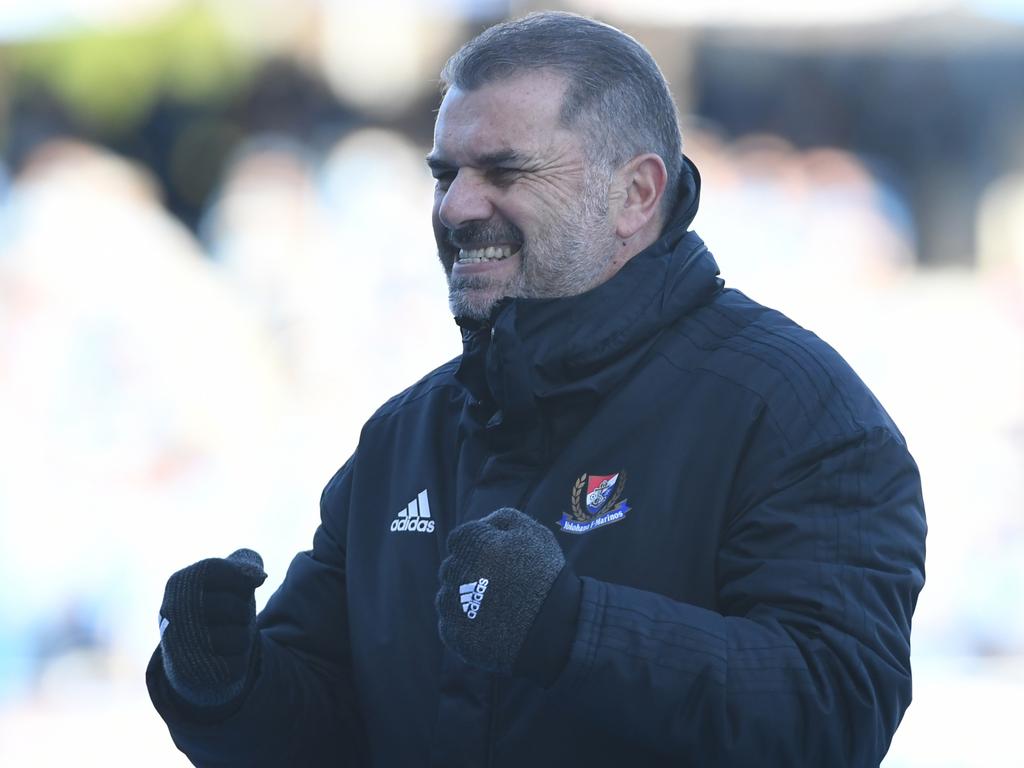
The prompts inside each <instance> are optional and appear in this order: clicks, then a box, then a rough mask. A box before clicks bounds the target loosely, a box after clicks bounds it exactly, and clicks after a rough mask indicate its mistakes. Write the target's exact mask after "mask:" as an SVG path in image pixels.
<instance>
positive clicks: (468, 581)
mask: <svg viewBox="0 0 1024 768" xmlns="http://www.w3.org/2000/svg"><path fill="white" fill-rule="evenodd" d="M440 581H441V588H440V590H439V591H438V593H437V599H436V606H437V613H438V630H439V631H440V633H441V640H442V641H443V642H444V644H445V645H446V646H448V648H449V649H451V650H452V651H453V652H454V653H455V654H456V655H458V656H459V657H460V658H462V659H463V660H464V661H466V662H467V663H469V664H472V665H474V666H477V667H480V668H481V669H485V670H488V671H490V672H498V673H503V674H512V673H516V674H525V675H528V676H531V677H534V678H535V679H537V680H538V681H540V682H544V683H545V684H546V683H548V682H550V680H551V679H553V677H554V676H555V675H557V672H558V671H559V670H560V669H561V667H562V666H563V665H564V663H565V657H567V656H568V652H569V647H570V645H571V642H572V637H573V635H574V632H575V622H576V615H577V613H578V610H579V599H580V580H579V578H578V577H576V576H575V575H574V574H573V573H572V571H571V569H569V568H567V567H566V564H565V557H564V556H563V555H562V548H561V547H560V546H559V544H558V542H557V541H556V540H555V536H554V534H553V533H552V532H551V531H550V530H549V529H548V528H546V527H545V526H543V525H541V524H540V523H538V522H537V521H536V520H534V519H533V518H532V517H530V516H528V515H524V514H523V513H522V512H519V511H517V510H515V509H511V508H504V509H499V510H497V511H496V512H492V513H491V514H489V515H488V516H487V517H485V518H483V519H482V520H473V521H470V522H468V523H464V524H462V525H460V526H459V527H458V528H456V529H455V530H453V531H452V532H451V534H449V536H448V557H447V558H445V560H444V562H443V563H441V570H440ZM542 608H543V611H542ZM542 613H543V616H544V617H543V619H542V620H540V621H538V617H539V616H541V614H542ZM535 636H537V638H536V639H537V642H535V641H534V640H535ZM523 657H529V661H530V663H529V664H528V665H525V666H524V664H523V663H522V662H523ZM526 667H528V668H526ZM531 673H532V674H531Z"/></svg>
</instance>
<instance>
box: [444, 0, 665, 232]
mask: <svg viewBox="0 0 1024 768" xmlns="http://www.w3.org/2000/svg"><path fill="white" fill-rule="evenodd" d="M545 69H546V70H551V71H554V72H557V73H559V74H561V75H562V76H564V77H565V78H566V79H567V80H568V87H567V89H566V93H565V100H564V102H563V103H562V114H561V117H562V123H563V124H564V125H565V126H566V127H568V128H573V129H578V130H580V131H581V132H583V133H584V134H585V135H586V137H587V141H586V142H585V145H586V151H587V155H588V157H589V158H590V160H591V161H592V162H595V163H599V164H602V165H604V167H605V169H607V170H609V171H610V170H611V169H613V168H617V167H618V166H620V165H621V164H622V163H624V162H626V161H627V160H629V159H630V158H633V157H636V156H637V155H641V154H644V153H646V152H653V153H655V154H657V155H659V156H660V157H661V159H662V160H663V161H664V163H665V167H666V168H667V169H668V184H667V185H666V189H665V200H664V205H663V208H662V210H664V211H666V212H667V211H668V210H669V209H670V208H671V206H672V205H673V204H674V202H675V198H676V194H677V190H678V186H679V177H680V174H681V173H682V166H683V152H682V139H681V136H680V132H679V116H678V113H677V111H676V105H675V102H674V101H673V99H672V94H671V92H670V91H669V87H668V83H667V82H666V81H665V76H664V75H663V74H662V73H661V70H660V69H659V68H658V65H657V63H656V62H655V61H654V58H653V57H652V56H651V54H650V53H649V52H648V50H647V49H646V48H644V47H643V46H642V45H641V44H640V43H638V42H637V41H636V40H634V39H633V38H632V37H630V36H629V35H627V34H626V33H625V32H622V31H621V30H618V29H616V28H615V27H611V26H608V25H607V24H602V23H601V22H598V21H594V20H593V19H588V18H586V17H583V16H577V15H576V14H573V13H563V12H553V11H545V12H542V13H532V14H530V15H529V16H525V17H523V18H521V19H516V20H513V21H507V22H504V23H501V24H497V25H495V26H493V27H490V28H489V29H486V30H484V32H482V33H481V34H480V35H478V36H477V37H475V38H473V39H472V40H470V41H469V42H468V43H466V44H465V45H463V46H462V47H461V48H460V49H459V50H458V51H456V53H455V55H454V56H452V57H451V58H450V59H449V60H448V63H447V64H445V65H444V68H443V69H442V70H441V91H442V93H447V92H448V90H449V89H450V88H452V87H457V88H461V89H463V90H467V91H471V90H474V89H476V88H479V87H480V86H483V85H486V84H488V83H492V82H496V81H499V80H504V79H508V78H511V77H515V76H517V75H520V74H523V73H525V72H529V71H536V70H545Z"/></svg>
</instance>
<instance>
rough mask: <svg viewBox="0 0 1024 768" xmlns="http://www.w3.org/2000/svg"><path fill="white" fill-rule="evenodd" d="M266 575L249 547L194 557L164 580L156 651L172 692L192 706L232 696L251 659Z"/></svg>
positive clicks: (242, 683)
mask: <svg viewBox="0 0 1024 768" xmlns="http://www.w3.org/2000/svg"><path fill="white" fill-rule="evenodd" d="M266 578H267V574H266V573H264V571H263V560H262V559H261V558H260V556H259V555H258V554H257V553H255V552H253V551H252V550H251V549H239V550H238V551H236V552H233V553H232V554H231V555H229V556H228V557H227V558H226V559H225V558H219V557H214V558H210V559H208V560H200V561H199V562H198V563H194V564H193V565H190V566H189V567H188V568H183V569H182V570H180V571H178V572H177V573H175V574H174V575H173V576H171V578H170V579H169V580H168V581H167V587H166V589H165V590H164V601H163V605H161V606H160V650H161V655H162V659H163V665H164V672H165V673H166V675H167V680H168V682H169V683H170V684H171V687H172V688H173V689H174V690H175V692H176V693H177V694H178V695H179V696H180V697H181V698H182V699H184V700H185V701H187V702H188V703H190V704H193V705H195V706H200V707H214V706H220V705H223V704H226V703H228V702H230V701H232V700H233V699H235V698H237V697H238V696H239V695H240V694H241V693H242V691H243V690H244V688H245V684H246V682H247V680H248V677H249V675H250V673H251V671H252V668H253V662H254V661H255V658H256V598H255V595H254V592H255V590H256V588H257V587H258V586H260V585H261V584H262V583H263V582H264V581H265V580H266Z"/></svg>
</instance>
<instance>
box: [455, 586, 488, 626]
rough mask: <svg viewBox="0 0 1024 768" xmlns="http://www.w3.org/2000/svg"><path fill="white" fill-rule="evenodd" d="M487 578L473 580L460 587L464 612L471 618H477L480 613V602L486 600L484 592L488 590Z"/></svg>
mask: <svg viewBox="0 0 1024 768" xmlns="http://www.w3.org/2000/svg"><path fill="white" fill-rule="evenodd" d="M488 584H490V582H489V581H488V580H487V579H480V580H479V581H471V582H469V584H463V585H462V586H460V587H459V602H461V603H462V612H463V613H465V614H466V615H467V616H468V617H469V618H471V619H475V618H476V615H477V614H478V613H480V604H481V603H482V602H483V601H484V592H486V591H487V585H488Z"/></svg>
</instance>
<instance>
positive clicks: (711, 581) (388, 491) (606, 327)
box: [147, 13, 925, 768]
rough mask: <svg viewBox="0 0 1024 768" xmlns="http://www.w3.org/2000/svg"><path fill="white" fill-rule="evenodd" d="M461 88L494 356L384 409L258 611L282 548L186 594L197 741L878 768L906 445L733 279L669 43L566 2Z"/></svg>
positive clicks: (460, 303) (549, 759) (187, 732)
mask: <svg viewBox="0 0 1024 768" xmlns="http://www.w3.org/2000/svg"><path fill="white" fill-rule="evenodd" d="M442 80H443V83H444V99H443V101H442V104H441V108H440V111H439V113H438V117H437V123H436V130H435V135H434V146H433V148H432V150H431V152H430V155H429V156H428V159H427V162H428V164H429V166H430V168H431V170H432V172H433V174H434V176H435V178H436V180H437V186H436V192H435V197H434V209H433V226H434V232H435V235H436V239H437V246H438V254H439V257H440V260H441V263H442V265H443V267H444V270H445V272H446V274H447V279H448V284H449V288H450V303H451V310H452V312H453V314H454V315H455V317H456V319H457V321H458V322H459V325H460V326H461V327H462V335H463V342H464V351H463V354H462V355H461V356H460V357H459V358H457V359H456V360H454V361H452V362H450V363H448V364H446V365H443V366H441V367H440V368H438V369H437V370H435V371H433V372H432V373H430V374H428V375H427V376H426V377H424V378H423V379H422V380H421V381H419V382H418V383H416V384H414V385H413V386H412V387H410V388H409V389H408V390H406V391H405V392H403V393H401V394H399V395H398V396H396V397H394V398H392V399H391V400H389V401H388V402H387V403H386V404H385V405H383V406H382V407H381V408H380V409H379V410H378V411H377V413H376V414H374V415H373V417H372V418H371V419H370V420H369V421H368V422H367V424H366V426H365V428H364V429H363V432H362V435H361V437H360V442H359V445H358V447H357V449H356V452H355V453H354V454H353V456H352V457H351V458H350V459H349V460H348V462H346V463H345V465H344V466H343V467H342V468H341V469H340V470H339V471H338V473H337V474H336V475H335V476H334V478H333V479H332V480H331V481H330V483H328V485H327V487H326V489H325V490H324V493H323V496H322V498H321V525H320V527H319V528H318V529H317V531H316V534H315V536H314V539H313V548H312V549H311V550H310V551H308V552H304V553H301V554H300V555H298V556H297V557H296V558H295V560H294V561H293V563H292V565H291V567H290V568H289V571H288V575H287V577H286V578H285V581H284V583H283V585H282V586H281V588H280V589H279V590H278V591H277V592H276V593H275V594H274V595H273V596H272V597H271V599H270V601H269V602H268V604H267V607H266V609H265V610H264V611H263V612H262V613H261V614H260V615H259V616H258V617H257V616H256V614H255V603H254V599H253V591H254V590H255V588H256V587H258V586H259V585H260V584H261V583H262V581H263V579H264V578H265V574H264V573H263V569H262V562H261V561H260V559H259V556H258V555H256V553H254V552H251V551H249V550H239V551H238V552H235V553H234V554H232V555H230V556H229V557H227V558H224V559H221V558H211V559H207V560H202V561H200V562H198V563H195V564H194V565H191V566H189V567H187V568H185V569H183V570H181V571H179V572H178V573H176V574H174V575H173V576H172V577H171V579H170V581H169V582H168V585H167V589H166V592H165V596H164V602H163V605H162V607H161V621H160V631H161V640H160V646H159V647H158V648H157V651H156V653H155V654H154V656H153V659H152V662H151V664H150V666H149V670H148V672H147V681H148V684H149V688H150V692H151V695H152V698H153V701H154V704H155V705H156V707H157V709H158V711H159V712H160V714H161V715H162V716H163V717H164V719H165V720H166V721H167V723H168V726H169V728H170V731H171V734H172V737H173V738H174V741H175V743H176V744H177V745H178V746H179V747H180V748H181V749H182V750H183V751H184V752H185V753H186V754H187V755H188V756H189V757H190V759H192V760H193V762H195V763H196V764H197V765H211V766H321V765H324V766H326V765H339V766H340V765H357V766H362V765H373V766H389V767H390V766H466V767H469V766H473V767H477V766H520V765H524V764H529V765H534V766H538V767H540V766H559V768H564V766H567V765H586V766H591V767H597V766H613V765H614V766H620V765H640V766H685V765H689V766H731V765H736V766H747V765H757V766H787V767H791V766H877V765H878V763H879V761H880V760H881V758H882V756H883V755H884V754H885V752H886V750H887V748H888V745H889V742H890V740H891V738H892V735H893V733H894V731H895V729H896V727H897V726H898V724H899V722H900V719H901V717H902V715H903V713H904V711H905V710H906V707H907V706H908V705H909V703H910V691H911V676H910V622H911V616H912V614H913V610H914V606H915V604H916V600H917V595H918V593H919V591H920V589H921V587H922V585H923V581H924V539H925V519H924V510H923V505H922V500H921V489H920V481H919V477H918V473H917V469H916V467H915V465H914V462H913V459H912V458H911V457H910V454H909V453H908V451H907V449H906V446H905V443H904V440H903V438H902V436H901V435H900V433H899V431H898V429H897V428H896V426H895V425H894V424H893V423H892V421H891V420H890V418H889V417H888V415H887V414H886V413H885V411H884V410H883V409H882V407H881V406H880V405H879V404H878V402H877V401H876V400H875V398H874V397H873V396H872V395H871V393H870V392H869V391H868V390H867V388H866V387H865V386H864V384H863V383H862V382H861V381H860V380H859V379H858V378H857V376H856V375H855V374H854V373H853V372H852V371H851V370H850V368H849V367H848V366H847V365H846V364H845V363H844V362H843V360H842V359H841V358H840V357H839V356H838V355H837V354H836V353H835V352H834V351H833V350H832V349H831V348H829V347H828V346H827V345H825V344H824V343H823V342H822V341H821V340H819V339H818V338H817V337H815V336H814V335H813V334H811V333H809V332H807V331H804V330H803V329H801V328H799V327H798V326H796V325H795V324H793V323H792V322H790V321H789V320H788V319H786V318H785V317H784V316H783V315H781V314H779V313H777V312H774V311H772V310H769V309H766V308H764V307H762V306H760V305H758V304H756V303H754V302H752V301H751V300H750V299H748V298H746V297H745V296H743V295H742V294H741V293H738V292H736V291H733V290H731V289H727V288H725V286H724V284H723V282H722V280H721V279H720V278H719V277H718V267H717V265H716V263H715V261H714V259H713V258H712V256H711V254H710V252H709V251H708V249H707V247H706V246H705V245H704V243H703V242H702V241H701V240H700V238H699V237H698V236H697V235H696V234H695V233H694V232H692V231H691V230H690V229H689V225H690V223H691V221H692V220H693V218H694V215H695V214H696V211H697V205H698V199H699V189H700V184H699V176H698V174H697V172H696V168H695V167H694V166H693V164H692V163H691V162H690V161H689V160H688V159H686V158H685V157H684V156H683V155H682V151H681V145H680V136H679V129H678V123H677V117H676V111H675V107H674V105H673V103H672V100H671V97H670V95H669V91H668V87H667V85H666V83H665V80H664V78H663V77H662V75H661V73H660V71H659V70H658V68H657V66H656V64H655V63H654V61H653V60H652V59H651V57H650V55H649V54H648V53H647V51H646V50H644V49H643V47H642V46H640V45H639V44H638V43H636V41H634V40H633V39H631V38H629V37H628V36H626V35H624V34H623V33H621V32H620V31H618V30H616V29H614V28H611V27H608V26H606V25H603V24H599V23H597V22H594V21H591V20H588V19H584V18H581V17H578V16H573V15H570V14H561V13H543V14H536V15H531V16H528V17H526V18H525V19H521V20H518V21H513V22H509V23H507V24H502V25H499V26H496V27H493V28H491V29H489V30H487V31H486V32H484V33H483V34H482V35H480V36H479V37H477V38H476V39H474V40H472V41H470V42H469V43H467V44H466V46H464V47H463V48H462V49H461V50H460V51H459V52H458V53H456V54H455V56H453V57H452V59H451V60H450V61H449V62H448V64H447V65H446V67H445V69H444V71H443V72H442ZM809 288H811V287H810V286H809Z"/></svg>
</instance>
